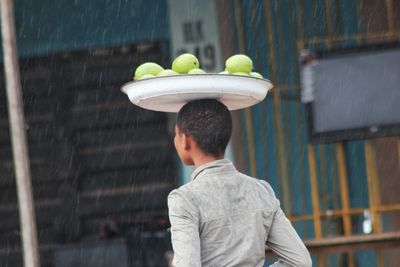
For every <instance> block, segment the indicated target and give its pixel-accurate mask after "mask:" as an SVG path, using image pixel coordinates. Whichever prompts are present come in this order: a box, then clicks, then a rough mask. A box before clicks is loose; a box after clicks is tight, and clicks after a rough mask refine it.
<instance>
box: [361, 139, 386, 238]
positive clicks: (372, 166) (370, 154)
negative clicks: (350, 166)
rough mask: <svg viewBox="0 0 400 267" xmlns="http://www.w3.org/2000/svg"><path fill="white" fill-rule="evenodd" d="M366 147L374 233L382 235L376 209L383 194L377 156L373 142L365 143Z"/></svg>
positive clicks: (379, 218)
mask: <svg viewBox="0 0 400 267" xmlns="http://www.w3.org/2000/svg"><path fill="white" fill-rule="evenodd" d="M364 147H365V163H366V167H367V181H368V196H369V204H370V207H371V214H372V229H373V231H374V233H380V232H381V231H382V221H381V217H380V215H379V213H378V212H377V211H376V208H377V206H379V204H380V199H381V194H380V186H379V180H378V170H377V166H376V156H375V151H374V148H373V146H372V143H371V141H369V140H367V141H365V144H364Z"/></svg>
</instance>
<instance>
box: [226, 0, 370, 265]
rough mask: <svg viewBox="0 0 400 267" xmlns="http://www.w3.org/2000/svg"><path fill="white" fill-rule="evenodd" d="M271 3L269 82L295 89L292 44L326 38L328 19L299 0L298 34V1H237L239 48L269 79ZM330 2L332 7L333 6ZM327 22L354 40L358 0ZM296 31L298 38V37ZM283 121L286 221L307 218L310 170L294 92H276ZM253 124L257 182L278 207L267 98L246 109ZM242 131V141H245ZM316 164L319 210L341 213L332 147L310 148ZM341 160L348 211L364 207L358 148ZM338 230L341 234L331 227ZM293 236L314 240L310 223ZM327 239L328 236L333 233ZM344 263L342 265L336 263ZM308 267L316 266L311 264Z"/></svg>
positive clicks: (365, 256) (365, 260) (309, 0)
mask: <svg viewBox="0 0 400 267" xmlns="http://www.w3.org/2000/svg"><path fill="white" fill-rule="evenodd" d="M268 2H269V3H270V6H269V7H268V8H270V10H271V15H272V25H271V26H272V30H273V32H272V33H271V34H272V38H273V44H272V45H273V49H274V51H275V53H274V55H273V56H274V57H275V62H276V66H275V70H276V76H277V77H275V79H274V80H273V83H274V84H275V85H278V86H279V85H293V86H294V87H296V85H297V84H300V80H299V64H298V58H299V51H298V48H297V42H298V40H300V37H301V31H302V32H304V35H305V37H316V36H319V37H323V36H328V33H327V30H326V17H325V6H324V1H315V0H304V1H301V2H300V5H302V7H303V8H302V10H303V12H304V16H302V18H301V19H302V20H303V24H304V25H303V27H304V28H303V29H300V27H301V26H300V25H299V24H298V21H299V19H300V18H299V17H298V16H299V15H300V14H297V11H298V10H297V8H296V5H299V1H296V0H270V1H259V0H257V1H240V6H239V8H240V9H241V12H242V16H243V19H242V21H243V24H242V26H243V31H244V37H245V38H244V39H245V40H244V42H245V47H246V49H245V53H246V54H248V55H249V56H250V57H251V58H253V60H254V62H255V70H256V71H260V72H261V73H262V74H263V75H264V76H265V77H267V78H271V68H272V67H273V66H271V65H270V64H269V60H270V58H269V57H270V56H271V55H270V54H268V52H269V40H268V32H267V29H266V28H267V26H266V25H267V23H268V22H266V20H265V19H266V17H265V15H264V4H266V3H268ZM333 2H335V5H333V4H332V3H333ZM330 3H331V6H329V8H328V9H329V15H330V17H331V19H332V20H333V22H332V23H333V30H334V34H337V35H344V34H352V33H358V31H359V29H358V25H359V24H358V21H359V18H358V10H357V7H356V1H347V0H338V1H330ZM236 8H237V6H235V5H232V9H231V14H232V22H231V25H233V33H234V34H233V43H234V45H235V46H236V48H235V53H239V52H240V49H239V43H240V42H239V34H238V32H239V31H240V29H239V27H240V26H238V25H240V23H241V22H240V21H241V20H240V19H238V17H237V10H236ZM300 30H301V31H300ZM355 45H356V43H355V42H354V41H343V42H340V43H337V44H336V47H348V46H355ZM306 48H311V49H312V48H322V49H323V48H325V46H324V44H321V43H319V44H312V43H309V44H307V45H306ZM281 95H282V100H281V117H280V119H281V121H282V124H283V133H282V134H283V140H284V147H285V154H286V156H287V157H286V162H287V164H286V166H285V167H286V169H287V173H288V179H289V187H290V192H287V193H288V194H290V198H291V201H290V203H291V209H292V215H301V214H312V213H313V209H312V203H311V188H310V170H309V162H308V133H307V121H306V110H305V106H304V105H303V104H302V103H301V102H300V90H299V88H294V89H291V90H285V91H282V92H281ZM251 111H252V114H253V125H254V133H253V134H254V136H253V139H254V144H253V145H254V148H255V158H256V170H257V177H258V178H260V179H265V180H267V181H268V182H269V183H270V184H271V185H272V187H273V188H274V190H275V191H276V194H277V196H278V198H280V199H281V204H282V206H283V209H285V205H284V203H283V202H282V200H283V192H282V188H281V178H280V176H279V171H278V159H277V138H276V133H277V132H276V127H275V125H274V117H273V101H272V98H271V96H269V98H267V99H266V100H265V101H263V102H262V103H260V104H258V105H256V106H254V107H252V108H251ZM242 118H243V128H245V125H246V124H245V122H244V121H245V115H244V113H243V116H242ZM248 134H249V132H245V135H244V136H243V141H244V143H245V144H246V143H247V142H248V141H247V140H248V139H247V135H248ZM246 149H247V155H246V157H247V173H250V162H249V159H250V156H249V150H248V147H247V148H246ZM314 152H315V157H316V165H317V166H316V167H317V169H316V171H317V179H318V190H319V199H320V208H321V211H322V212H324V211H326V210H327V209H340V208H341V205H342V204H341V199H340V187H339V185H340V183H339V177H338V168H337V162H336V153H335V147H334V144H323V145H316V146H314ZM345 154H346V163H347V175H348V183H349V184H348V186H349V191H350V192H349V193H350V204H351V207H366V208H367V207H368V206H369V200H368V189H367V181H366V169H365V156H364V142H363V141H351V142H347V143H345ZM361 223H362V222H361V220H357V219H355V220H353V231H354V232H355V233H361V232H360V231H361V226H362V225H361ZM337 225H339V229H338V228H337ZM294 226H295V228H296V230H297V231H298V232H299V234H300V235H301V236H302V238H305V239H309V238H314V225H313V222H312V221H304V222H296V223H294ZM335 227H336V229H333V230H332V228H333V226H332V225H331V224H328V223H327V222H326V221H322V230H323V236H325V237H328V236H330V235H332V234H334V235H341V233H340V231H341V230H340V222H339V223H337V224H336V226H335ZM332 232H333V233H332ZM342 256H343V255H330V256H328V257H327V258H326V259H325V261H326V262H327V263H328V265H327V266H336V265H335V264H336V263H337V262H339V261H340V258H341V257H342ZM355 257H356V262H357V264H359V266H366V267H368V266H375V265H376V262H375V253H374V252H373V251H365V252H359V253H356V254H355ZM342 259H343V258H342ZM314 266H316V261H315V258H314Z"/></svg>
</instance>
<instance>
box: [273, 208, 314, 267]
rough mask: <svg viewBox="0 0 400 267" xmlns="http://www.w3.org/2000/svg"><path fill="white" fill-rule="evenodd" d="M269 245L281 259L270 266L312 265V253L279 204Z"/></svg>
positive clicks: (306, 266)
mask: <svg viewBox="0 0 400 267" xmlns="http://www.w3.org/2000/svg"><path fill="white" fill-rule="evenodd" d="M278 203H279V202H278ZM267 246H268V247H269V248H271V250H272V251H273V252H274V253H275V254H276V255H277V256H278V259H279V260H278V261H277V262H275V263H274V264H272V265H270V267H311V266H312V263H311V257H310V253H309V252H308V250H307V248H306V246H305V245H304V243H303V242H302V241H301V239H300V237H299V236H298V235H297V233H296V230H295V229H294V228H293V226H292V224H291V223H290V221H289V220H288V219H287V218H286V216H285V214H284V213H283V211H282V209H281V208H280V207H279V206H278V210H277V212H276V214H275V217H274V219H273V223H272V225H271V230H270V233H269V236H268V240H267Z"/></svg>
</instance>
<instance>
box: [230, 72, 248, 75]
mask: <svg viewBox="0 0 400 267" xmlns="http://www.w3.org/2000/svg"><path fill="white" fill-rule="evenodd" d="M232 74H233V75H239V76H250V75H249V74H247V73H246V72H240V71H239V72H235V73H232Z"/></svg>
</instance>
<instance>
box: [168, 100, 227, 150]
mask: <svg viewBox="0 0 400 267" xmlns="http://www.w3.org/2000/svg"><path fill="white" fill-rule="evenodd" d="M176 124H177V126H178V128H179V131H180V132H181V133H185V134H188V135H189V136H191V137H192V138H193V139H194V141H195V142H196V143H197V145H198V146H199V148H200V149H201V150H202V151H203V152H204V153H206V154H207V155H213V156H220V155H221V154H223V153H224V152H225V149H226V147H227V145H228V143H229V140H230V138H231V134H232V117H231V113H230V111H229V110H228V108H227V107H226V106H225V105H224V104H222V103H221V102H219V101H217V100H215V99H202V100H194V101H191V102H189V103H187V104H185V105H184V106H183V107H182V108H181V110H180V111H179V113H178V118H177V122H176Z"/></svg>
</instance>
